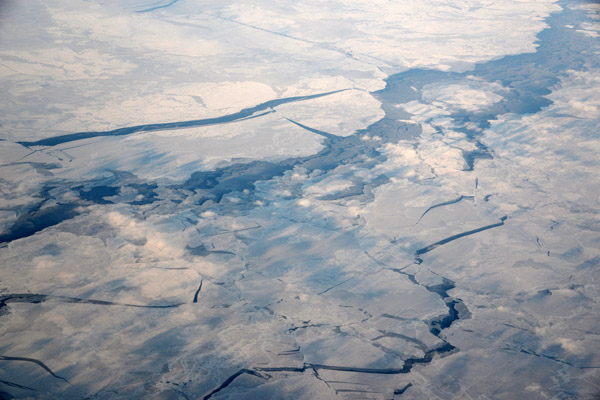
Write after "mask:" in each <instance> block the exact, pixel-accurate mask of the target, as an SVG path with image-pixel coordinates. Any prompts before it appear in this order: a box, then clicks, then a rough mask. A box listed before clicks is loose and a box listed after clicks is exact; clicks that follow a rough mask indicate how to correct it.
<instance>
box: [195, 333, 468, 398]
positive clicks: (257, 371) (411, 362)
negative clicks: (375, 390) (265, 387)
mask: <svg viewBox="0 0 600 400" xmlns="http://www.w3.org/2000/svg"><path fill="white" fill-rule="evenodd" d="M455 351H456V348H455V347H454V346H452V345H451V344H449V343H447V342H444V344H442V345H441V346H439V347H436V348H435V349H431V350H428V351H427V352H426V353H425V355H424V356H423V357H411V358H408V359H406V360H404V365H403V366H402V368H362V367H347V366H341V365H326V364H312V363H304V364H303V366H302V367H250V368H243V369H241V370H239V371H237V372H236V373H234V374H233V375H231V376H230V377H229V378H227V379H226V380H225V381H224V382H223V383H222V384H221V385H219V387H217V388H216V389H215V390H213V391H212V392H210V393H209V394H207V395H206V396H204V397H203V400H208V399H210V398H211V397H212V396H213V395H214V394H216V393H218V392H220V391H222V390H223V389H225V388H227V386H229V385H231V384H232V383H233V381H235V380H236V379H237V378H238V377H240V376H241V375H243V374H249V375H254V376H258V377H259V378H263V379H265V376H264V375H262V374H261V372H263V373H268V372H298V373H304V372H305V371H306V370H307V369H312V370H313V371H316V370H321V369H322V370H328V371H341V372H355V373H361V374H373V375H399V374H408V373H410V371H411V370H412V369H413V367H414V366H416V365H418V364H428V363H430V362H431V361H432V360H433V357H434V356H436V355H441V354H448V353H450V354H452V353H454V352H455ZM269 378H271V376H270V375H267V378H266V379H269Z"/></svg>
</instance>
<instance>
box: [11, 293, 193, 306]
mask: <svg viewBox="0 0 600 400" xmlns="http://www.w3.org/2000/svg"><path fill="white" fill-rule="evenodd" d="M48 300H56V301H59V302H63V303H78V304H94V305H101V306H120V307H135V308H175V307H179V306H181V305H182V304H184V303H179V304H165V305H144V304H128V303H115V302H112V301H105V300H93V299H80V298H78V297H67V296H53V295H48V294H30V293H16V294H8V295H5V296H1V297H0V304H4V305H6V304H7V303H32V304H38V303H43V302H45V301H48Z"/></svg>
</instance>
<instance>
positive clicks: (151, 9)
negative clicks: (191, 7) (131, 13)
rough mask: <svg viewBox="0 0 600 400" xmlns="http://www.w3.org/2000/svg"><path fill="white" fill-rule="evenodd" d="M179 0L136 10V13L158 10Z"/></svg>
mask: <svg viewBox="0 0 600 400" xmlns="http://www.w3.org/2000/svg"><path fill="white" fill-rule="evenodd" d="M178 1H179V0H172V1H171V2H170V3H167V4H163V5H160V6H156V7H152V8H148V9H146V10H140V11H136V13H138V14H141V13H147V12H150V11H154V10H158V9H160V8H166V7H169V6H172V5H173V4H175V3H177V2H178Z"/></svg>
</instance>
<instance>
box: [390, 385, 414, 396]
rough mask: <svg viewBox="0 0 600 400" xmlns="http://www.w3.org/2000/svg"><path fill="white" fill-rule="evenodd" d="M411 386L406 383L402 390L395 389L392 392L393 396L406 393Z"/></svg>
mask: <svg viewBox="0 0 600 400" xmlns="http://www.w3.org/2000/svg"><path fill="white" fill-rule="evenodd" d="M411 386H412V383H408V384H407V385H406V386H404V387H403V388H402V389H396V390H394V395H396V396H397V395H401V394H404V392H406V391H407V390H408V388H409V387H411Z"/></svg>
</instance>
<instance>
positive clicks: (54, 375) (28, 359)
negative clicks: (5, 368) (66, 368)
mask: <svg viewBox="0 0 600 400" xmlns="http://www.w3.org/2000/svg"><path fill="white" fill-rule="evenodd" d="M0 361H25V362H30V363H34V364H37V365H39V366H40V367H42V368H43V369H45V370H46V371H47V372H48V373H49V374H50V375H52V376H53V377H55V378H56V379H60V380H63V381H65V382H67V383H68V384H69V385H70V384H71V382H69V381H68V380H67V379H66V378H63V377H62V376H59V375H56V374H55V373H54V372H53V371H52V370H51V369H50V368H48V366H47V365H46V364H44V363H43V362H41V361H40V360H36V359H35V358H27V357H10V356H0Z"/></svg>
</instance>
